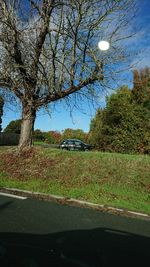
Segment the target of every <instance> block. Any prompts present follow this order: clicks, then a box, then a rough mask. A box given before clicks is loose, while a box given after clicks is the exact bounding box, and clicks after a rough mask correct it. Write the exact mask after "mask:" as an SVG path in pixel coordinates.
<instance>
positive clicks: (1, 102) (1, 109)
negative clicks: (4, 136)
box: [0, 96, 4, 132]
mask: <svg viewBox="0 0 150 267" xmlns="http://www.w3.org/2000/svg"><path fill="white" fill-rule="evenodd" d="M3 106H4V101H3V98H2V97H1V96H0V132H1V131H2V125H1V124H2V116H3Z"/></svg>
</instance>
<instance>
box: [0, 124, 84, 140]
mask: <svg viewBox="0 0 150 267" xmlns="http://www.w3.org/2000/svg"><path fill="white" fill-rule="evenodd" d="M3 132H4V133H7V134H12V133H13V134H19V135H20V133H21V120H20V119H19V120H14V121H11V122H10V123H9V124H8V125H7V127H6V128H5V129H4V131H3ZM68 138H71V139H72V138H73V139H74V138H75V139H81V140H82V141H84V142H86V141H87V138H88V134H87V133H85V132H84V131H83V130H82V129H71V128H67V129H65V130H64V131H62V132H59V131H55V130H52V131H47V132H44V131H41V130H40V129H36V130H34V131H33V140H34V141H38V142H45V143H47V144H58V143H60V142H61V141H62V140H64V139H68Z"/></svg>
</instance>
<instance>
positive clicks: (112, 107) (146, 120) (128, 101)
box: [90, 86, 150, 154]
mask: <svg viewBox="0 0 150 267" xmlns="http://www.w3.org/2000/svg"><path fill="white" fill-rule="evenodd" d="M90 138H91V142H92V143H93V144H94V145H96V146H97V148H99V149H101V150H103V151H111V152H121V153H145V154H150V110H149V109H148V108H147V107H146V106H145V105H143V104H140V103H137V102H136V101H135V95H134V98H133V92H132V90H129V89H128V87H126V86H123V87H121V88H120V89H118V90H117V92H116V93H114V94H112V95H111V96H110V97H108V98H107V105H106V108H105V109H104V110H98V111H97V113H96V116H95V118H94V119H93V120H92V122H91V130H90Z"/></svg>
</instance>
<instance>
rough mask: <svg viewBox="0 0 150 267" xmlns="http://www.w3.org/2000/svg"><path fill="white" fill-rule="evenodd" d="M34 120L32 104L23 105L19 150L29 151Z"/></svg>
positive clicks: (34, 110)
mask: <svg viewBox="0 0 150 267" xmlns="http://www.w3.org/2000/svg"><path fill="white" fill-rule="evenodd" d="M35 118H36V109H35V108H34V106H33V105H32V104H29V103H28V104H26V105H23V109H22V124H21V134H20V140H19V150H20V151H22V150H24V149H30V148H31V146H32V133H33V129H34V122H35Z"/></svg>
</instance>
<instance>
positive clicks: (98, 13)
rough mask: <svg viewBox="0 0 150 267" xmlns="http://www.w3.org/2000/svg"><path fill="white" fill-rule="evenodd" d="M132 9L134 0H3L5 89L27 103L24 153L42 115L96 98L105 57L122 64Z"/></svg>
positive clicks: (1, 78)
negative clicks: (105, 44)
mask: <svg viewBox="0 0 150 267" xmlns="http://www.w3.org/2000/svg"><path fill="white" fill-rule="evenodd" d="M133 7H134V1H133V0H108V1H107V0H105V1H104V0H91V1H89V0H28V1H26V0H0V87H1V88H3V90H5V91H6V90H7V91H11V92H13V93H14V94H15V95H16V96H17V98H19V100H20V101H21V103H22V126H21V136H20V143H19V148H20V149H21V150H22V149H24V148H29V147H31V145H32V130H33V125H34V121H35V117H36V112H37V110H39V109H40V108H41V107H42V106H44V105H47V104H49V103H51V102H54V101H57V100H60V99H62V98H66V97H68V96H70V95H72V94H73V93H79V92H84V95H91V94H92V93H93V87H92V88H91V85H92V86H93V85H94V84H95V83H99V82H102V81H103V79H104V78H105V77H104V73H103V63H105V61H106V58H107V63H108V64H109V65H110V64H111V63H112V62H117V61H118V60H123V57H124V54H123V49H120V48H119V43H120V39H122V38H124V37H125V36H124V35H123V36H122V32H121V31H123V30H124V31H126V29H127V25H128V24H127V23H128V21H129V13H130V11H131V10H133ZM130 19H131V17H130ZM103 38H107V40H109V42H111V49H110V52H109V53H107V57H105V55H102V54H101V53H100V51H99V50H98V47H97V43H98V41H99V40H100V39H103ZM117 41H118V42H117ZM113 44H114V45H113ZM96 88H97V87H96ZM96 90H97V89H95V91H96Z"/></svg>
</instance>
